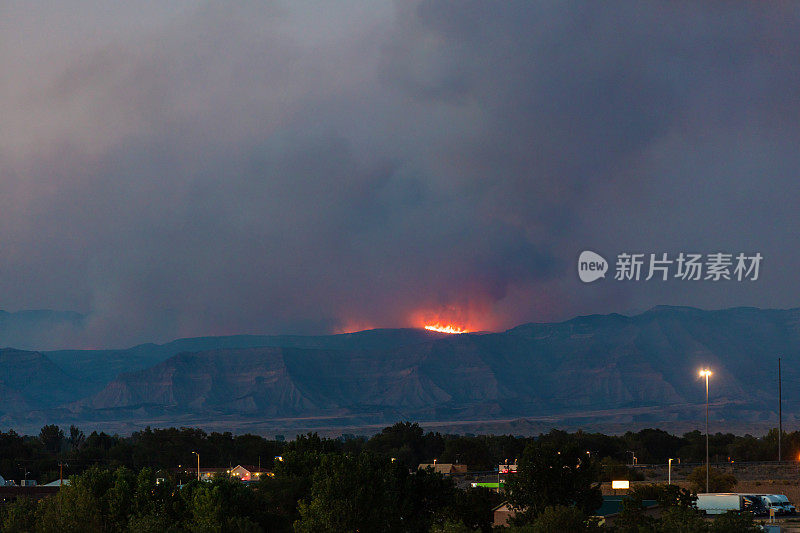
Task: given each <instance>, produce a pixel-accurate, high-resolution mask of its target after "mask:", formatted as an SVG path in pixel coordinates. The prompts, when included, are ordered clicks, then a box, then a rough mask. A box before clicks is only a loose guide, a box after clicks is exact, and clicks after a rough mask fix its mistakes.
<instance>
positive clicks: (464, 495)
mask: <svg viewBox="0 0 800 533" xmlns="http://www.w3.org/2000/svg"><path fill="white" fill-rule="evenodd" d="M503 499H504V498H503V496H502V495H500V494H498V493H496V492H495V491H493V490H491V489H487V488H485V487H475V488H468V489H465V490H458V491H456V492H455V495H454V497H453V499H452V501H451V503H450V513H449V514H450V517H449V518H450V521H451V522H460V523H462V524H464V525H465V526H466V527H468V528H469V529H470V530H479V531H482V532H483V533H490V532H491V531H492V525H493V523H494V513H493V512H492V509H494V508H495V507H496V506H497V505H499V504H500V503H501V502H502V501H503Z"/></svg>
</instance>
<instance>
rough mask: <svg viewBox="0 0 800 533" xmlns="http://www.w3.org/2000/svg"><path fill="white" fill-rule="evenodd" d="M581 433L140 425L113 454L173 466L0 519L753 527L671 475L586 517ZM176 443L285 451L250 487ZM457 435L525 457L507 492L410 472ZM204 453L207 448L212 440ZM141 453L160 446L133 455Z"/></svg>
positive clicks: (85, 523) (85, 477)
mask: <svg viewBox="0 0 800 533" xmlns="http://www.w3.org/2000/svg"><path fill="white" fill-rule="evenodd" d="M77 436H79V435H77ZM170 436H171V437H170ZM40 437H41V435H40ZM45 437H46V436H45ZM98 437H99V435H98ZM168 437H170V438H168ZM586 437H587V435H585V434H582V433H573V434H567V433H563V432H551V433H549V434H546V435H541V436H540V437H538V438H524V439H518V438H514V437H510V439H507V438H503V437H498V438H493V437H462V438H455V437H445V436H442V435H438V434H434V433H430V432H429V433H424V432H423V430H422V429H421V428H420V427H419V426H418V425H417V424H411V423H400V424H396V425H394V426H391V427H389V428H386V429H384V430H383V431H382V432H381V433H380V434H378V435H376V436H375V437H372V438H370V439H361V438H341V439H325V438H321V437H319V436H318V435H316V434H308V435H302V436H298V437H297V438H296V439H295V440H293V441H291V442H279V441H265V442H267V443H269V444H268V445H269V446H271V447H270V448H262V447H260V445H258V446H256V445H255V444H257V443H258V441H257V440H256V439H245V440H243V441H239V440H238V439H239V438H240V437H234V436H232V435H229V436H226V434H211V435H205V434H203V433H202V432H199V431H198V430H189V429H181V430H145V431H143V432H141V433H139V434H136V435H135V438H134V436H132V437H131V438H130V439H127V438H126V439H123V440H121V441H120V442H116V443H114V444H113V445H112V447H110V448H108V451H109V452H110V450H112V449H113V448H114V447H115V446H121V448H120V449H119V450H118V451H121V450H127V451H126V452H125V453H120V454H119V455H113V457H115V460H118V461H123V460H125V459H126V458H128V459H130V458H133V457H136V458H137V459H136V460H137V461H142V462H158V461H164V464H165V465H167V467H161V468H159V467H153V466H143V465H136V466H128V465H123V464H120V465H111V464H100V463H97V464H95V465H93V466H90V467H88V468H86V469H84V470H83V471H82V472H81V473H78V474H73V475H71V476H70V478H69V480H70V483H69V485H66V486H63V487H62V488H61V489H60V490H59V491H58V492H57V494H56V495H54V496H52V497H48V498H44V499H42V500H39V501H35V500H32V499H26V498H18V499H16V500H15V501H13V502H10V503H6V504H5V505H3V506H2V507H1V508H0V529H2V531H9V532H16V531H26V532H39V533H50V532H53V533H55V532H72V531H89V532H95V531H96V532H112V531H114V532H117V531H130V532H145V533H146V532H174V533H179V532H181V533H182V532H220V533H222V532H261V531H265V532H267V531H268V532H290V531H294V532H297V533H305V532H330V533H338V532H355V531H358V532H362V533H369V532H390V533H392V532H397V533H405V532H409V533H467V532H473V533H474V532H482V533H488V532H491V531H493V530H494V529H493V526H492V518H493V516H492V509H493V508H494V507H495V506H496V505H497V504H498V503H500V502H501V501H503V500H507V501H508V502H509V503H510V505H511V506H512V507H513V508H514V509H515V510H516V516H515V517H514V519H513V521H512V525H511V527H510V528H508V529H507V530H506V531H508V532H509V533H511V532H516V533H521V532H528V533H530V532H551V531H564V532H572V531H574V532H582V531H601V530H602V531H615V532H618V533H629V532H631V533H632V532H653V533H657V532H662V531H664V532H666V531H701V532H702V531H705V532H714V533H724V532H727V531H731V532H733V531H736V532H741V531H745V532H747V531H756V529H755V526H754V524H753V519H752V517H749V516H747V515H733V514H731V515H723V516H722V517H720V518H717V519H715V520H714V521H713V522H707V521H705V520H704V519H703V518H702V517H701V516H700V515H699V514H698V512H697V511H696V510H695V509H694V508H693V507H692V503H693V501H694V499H695V495H694V494H692V493H691V492H690V491H689V490H687V489H680V488H678V487H677V486H675V485H664V484H662V485H645V486H642V487H639V488H637V489H636V490H634V491H633V492H632V493H631V495H630V497H629V498H628V499H627V500H626V501H625V503H624V506H623V510H622V513H621V514H620V515H619V517H618V518H617V521H616V522H615V524H614V525H613V527H603V526H601V525H600V524H599V523H598V522H597V520H596V519H595V518H593V517H592V515H594V514H596V512H597V510H598V508H599V507H600V505H601V503H602V497H601V493H600V488H599V485H600V478H601V461H602V459H603V458H604V457H602V456H601V454H600V453H599V452H595V453H591V450H587V449H586V444H587V441H585V440H583V439H584V438H586ZM591 437H592V438H597V436H596V435H593V436H591ZM65 438H66V437H65ZM182 439H188V443H189V444H192V445H197V444H198V442H195V441H193V439H200V441H207V442H206V446H210V445H209V442H208V441H210V442H214V443H216V444H217V445H219V444H220V443H223V444H225V446H227V447H230V449H228V448H226V447H225V446H223V448H221V449H219V450H217V453H218V454H220V455H219V457H225V456H226V455H225V454H226V453H229V452H230V453H232V451H233V450H236V451H237V453H245V452H249V453H264V452H266V451H270V452H272V451H274V450H279V451H280V453H281V455H280V459H279V460H276V461H274V463H273V465H272V466H273V468H274V476H265V477H263V478H262V479H260V480H259V481H258V482H256V483H252V484H243V483H241V482H235V481H231V480H229V479H226V478H224V477H221V478H218V479H214V480H213V481H211V482H200V481H196V480H194V481H190V482H188V483H179V481H180V480H179V479H177V477H176V476H179V475H180V473H179V472H177V471H176V470H175V469H171V468H168V466H169V465H171V464H172V463H174V458H175V457H174V456H173V455H172V454H176V453H177V454H179V456H180V457H184V456H183V455H180V453H179V452H178V450H181V449H183V448H182V447H183V446H185V445H186V444H187V441H185V440H182ZM440 439H443V440H441V441H440ZM461 439H466V440H465V441H464V442H468V443H473V444H475V448H476V449H478V450H482V451H481V453H486V451H485V449H484V448H486V447H490V443H493V444H492V445H493V446H495V447H494V448H491V447H490V450H493V451H491V452H490V453H494V454H495V455H494V456H491V455H490V457H491V459H492V462H494V461H495V460H499V458H500V457H503V456H504V455H506V454H509V455H511V456H513V454H514V453H518V455H517V458H518V472H517V473H516V474H515V475H510V476H508V477H507V480H506V483H505V488H504V491H503V493H501V494H498V493H495V492H492V491H490V490H488V489H485V488H480V487H477V488H458V487H457V486H456V484H455V482H454V480H453V478H451V477H446V476H444V475H442V474H440V473H437V472H435V471H433V469H430V468H428V469H418V468H416V464H417V463H418V462H419V461H420V459H421V458H427V457H429V456H430V454H431V453H432V452H433V453H437V454H439V455H442V456H443V457H446V456H445V455H444V452H446V451H447V450H448V447H447V443H448V442H458V441H459V440H461ZM91 440H92V435H90V436H89V437H87V438H86V439H85V442H84V443H83V444H82V446H80V449H82V450H83V451H84V452H86V453H88V452H87V449H91V448H92V445H90V444H89V442H90V441H91ZM22 442H23V443H25V442H26V441H25V439H23V440H22ZM109 442H113V439H112V441H109ZM595 442H597V441H595ZM623 442H629V441H625V440H623ZM40 444H42V443H40ZM157 444H160V445H161V449H160V450H159V449H156V447H155V446H156V445H157ZM245 444H247V445H253V447H252V448H249V447H247V446H245ZM262 444H263V443H262ZM137 446H142V448H141V449H140V450H139V451H137V452H136V454H134V453H132V451H131V448H130V447H133V449H136V447H137ZM239 446H242V448H237V447H239ZM520 446H522V448H521V449H520ZM190 447H197V446H190ZM199 449H200V450H202V451H203V452H204V453H209V454H211V453H212V452H211V449H210V448H199ZM449 449H450V453H455V454H458V455H461V454H465V453H467V450H469V449H470V448H469V447H466V446H464V445H463V442H462V444H461V445H459V446H457V447H455V448H454V447H453V445H451V446H450V448H449ZM142 450H149V451H150V452H151V453H153V454H154V456H153V457H150V458H145V457H144V456H143V455H137V454H140V453H142ZM587 451H589V452H590V453H587ZM50 452H51V453H64V454H69V453H71V452H72V450H63V451H61V452H56V448H55V446H53V448H52V449H51V450H50ZM470 453H472V452H470ZM504 459H505V457H504ZM184 460H185V458H184ZM409 465H412V466H409ZM184 481H185V480H184ZM647 499H654V500H657V501H658V502H659V503H660V504H661V505H662V508H663V513H662V516H661V517H660V518H654V517H651V516H648V515H647V514H646V513H645V511H644V508H643V501H644V500H647Z"/></svg>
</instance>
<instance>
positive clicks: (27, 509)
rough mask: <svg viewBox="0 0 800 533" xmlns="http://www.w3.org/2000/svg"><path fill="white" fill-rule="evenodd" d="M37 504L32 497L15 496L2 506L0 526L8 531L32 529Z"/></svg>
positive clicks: (34, 523)
mask: <svg viewBox="0 0 800 533" xmlns="http://www.w3.org/2000/svg"><path fill="white" fill-rule="evenodd" d="M37 508H38V505H37V503H36V500H34V499H32V498H17V499H16V500H15V501H13V502H11V503H9V504H6V505H5V506H4V507H3V515H2V516H3V518H2V528H0V530H2V531H4V532H8V533H23V532H29V531H33V530H34V527H35V525H36V510H37Z"/></svg>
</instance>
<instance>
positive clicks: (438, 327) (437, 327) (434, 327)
mask: <svg viewBox="0 0 800 533" xmlns="http://www.w3.org/2000/svg"><path fill="white" fill-rule="evenodd" d="M425 329H427V330H429V331H438V332H439V333H469V330H468V329H466V328H462V327H460V326H452V325H450V324H448V325H446V326H443V325H442V324H431V325H428V326H425Z"/></svg>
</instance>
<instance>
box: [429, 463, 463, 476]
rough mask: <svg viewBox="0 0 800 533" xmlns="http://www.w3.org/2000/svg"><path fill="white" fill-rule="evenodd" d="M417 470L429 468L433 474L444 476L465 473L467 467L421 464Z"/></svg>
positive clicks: (450, 464)
mask: <svg viewBox="0 0 800 533" xmlns="http://www.w3.org/2000/svg"><path fill="white" fill-rule="evenodd" d="M417 468H418V469H419V470H425V469H426V468H431V469H433V471H434V472H438V473H440V474H445V475H452V474H466V473H467V465H462V464H453V463H422V464H421V465H419V466H418V467H417Z"/></svg>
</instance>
